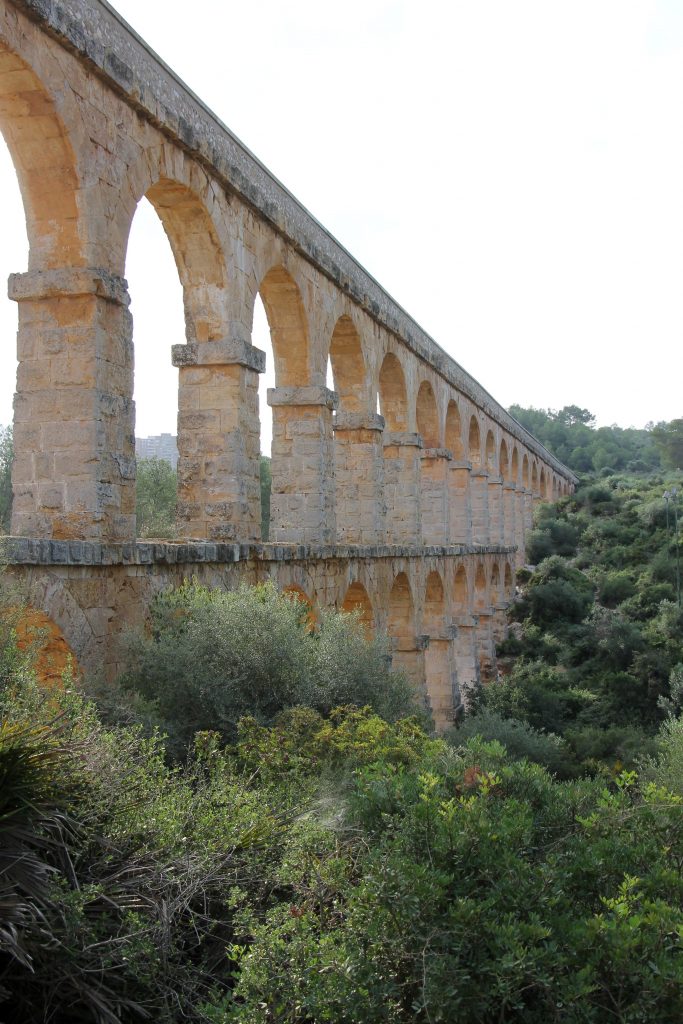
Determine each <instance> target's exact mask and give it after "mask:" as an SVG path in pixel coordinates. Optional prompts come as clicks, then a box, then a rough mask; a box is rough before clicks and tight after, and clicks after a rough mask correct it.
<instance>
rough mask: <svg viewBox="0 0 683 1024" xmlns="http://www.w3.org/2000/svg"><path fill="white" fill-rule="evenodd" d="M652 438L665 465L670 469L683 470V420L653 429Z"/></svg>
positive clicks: (659, 425) (673, 421)
mask: <svg viewBox="0 0 683 1024" xmlns="http://www.w3.org/2000/svg"><path fill="white" fill-rule="evenodd" d="M652 437H653V439H654V442H655V444H656V445H657V448H658V449H659V452H660V455H661V458H662V462H663V463H664V465H666V466H668V467H669V468H670V469H683V419H678V420H671V422H670V423H658V424H657V426H656V427H653V429H652Z"/></svg>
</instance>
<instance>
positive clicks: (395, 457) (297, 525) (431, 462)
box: [0, 0, 574, 725]
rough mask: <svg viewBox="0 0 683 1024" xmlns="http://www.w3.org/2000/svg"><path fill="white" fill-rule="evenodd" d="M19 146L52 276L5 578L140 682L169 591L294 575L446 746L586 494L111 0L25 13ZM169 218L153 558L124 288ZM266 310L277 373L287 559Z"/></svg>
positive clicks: (290, 583)
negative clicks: (548, 543)
mask: <svg viewBox="0 0 683 1024" xmlns="http://www.w3.org/2000/svg"><path fill="white" fill-rule="evenodd" d="M0 130H1V131H2V134H3V136H4V138H5V140H6V142H7V145H8V147H9V150H10V153H11V156H12V159H13V161H14V165H15V168H16V172H17V176H18V179H19V185H20V188H21V193H22V197H23V202H24V206H25V212H26V223H27V233H28V238H29V244H30V256H29V268H28V271H27V272H26V273H17V274H13V275H12V276H11V277H10V280H9V294H10V297H11V298H12V299H14V300H15V301H16V302H17V303H18V306H19V330H18V359H19V367H18V377H17V389H16V398H15V417H14V439H15V451H16V457H15V462H14V468H13V487H14V506H13V519H12V538H11V539H9V540H8V541H7V542H6V555H5V557H6V558H7V560H9V561H10V562H11V563H12V564H13V566H14V567H15V568H14V571H16V572H17V573H18V574H20V575H21V576H23V577H24V578H25V580H26V581H27V582H28V584H29V585H30V588H31V594H32V601H33V603H34V604H35V605H36V606H38V607H41V608H42V609H43V610H44V611H46V612H47V613H48V614H49V615H50V616H51V617H52V619H53V620H54V622H55V623H56V624H57V626H58V627H59V628H60V629H61V631H62V632H63V634H64V636H65V637H66V639H67V641H68V642H69V644H70V645H71V647H72V648H73V650H74V652H75V653H76V655H77V657H78V659H79V661H80V662H81V664H82V665H84V666H86V667H101V666H102V665H104V666H106V667H107V668H108V669H109V670H110V671H114V670H115V662H116V649H117V644H116V640H117V635H118V634H119V633H120V631H121V630H122V629H123V628H124V627H125V626H126V625H127V624H129V623H130V622H135V621H136V620H141V619H142V617H143V615H144V608H145V606H146V604H147V603H148V601H149V599H150V597H151V596H152V594H153V593H154V592H155V591H156V590H158V589H159V588H161V587H164V586H167V585H169V584H171V583H175V582H180V581H181V580H182V579H183V578H186V577H189V576H196V577H198V578H199V579H200V580H201V581H204V582H206V583H209V584H211V585H215V586H227V587H232V586H235V585H236V583H237V581H238V580H241V579H246V580H248V581H254V582H255V581H258V580H265V579H273V580H275V581H276V582H277V584H278V585H279V586H280V587H282V588H289V589H291V590H295V591H298V592H300V593H301V594H302V595H305V597H306V599H307V600H308V601H309V602H310V603H311V605H312V606H313V609H314V610H315V609H316V608H322V607H338V608H353V607H356V606H360V608H361V610H362V614H363V617H364V619H365V621H366V622H367V623H368V627H369V628H375V629H382V630H386V631H387V632H388V634H389V635H390V636H391V637H392V638H393V647H394V660H395V662H396V663H397V664H399V665H401V666H402V667H404V668H405V669H406V670H407V671H408V672H409V673H410V675H411V676H412V677H413V679H414V680H415V683H416V684H417V685H419V686H422V687H424V688H425V692H426V695H427V698H428V700H429V703H430V705H431V707H432V710H433V713H434V716H435V719H436V721H437V723H438V724H439V725H443V724H445V723H446V722H447V721H448V720H449V718H450V717H451V716H452V713H453V709H454V704H457V702H458V700H459V697H458V691H459V687H460V688H461V687H462V686H463V684H469V683H471V682H472V681H473V680H475V679H476V678H477V677H478V675H479V674H480V673H481V672H485V671H486V670H487V666H490V664H491V661H492V658H493V656H494V654H493V652H494V645H495V641H496V639H497V638H499V637H500V636H501V633H502V632H503V631H504V629H505V617H504V609H505V605H506V603H507V602H508V601H509V599H510V596H511V594H512V592H513V590H514V583H513V579H514V570H515V566H516V565H518V564H520V563H521V562H522V561H523V559H524V531H525V529H527V528H528V527H529V526H530V524H531V517H532V512H533V508H534V505H535V504H536V503H538V502H541V501H543V500H551V499H553V498H556V497H557V496H559V495H561V494H565V493H567V492H568V491H569V490H570V489H571V488H572V487H573V484H574V478H573V476H572V474H571V473H570V472H569V471H568V470H567V469H566V467H564V466H563V465H561V464H560V463H559V462H558V461H557V460H556V459H554V458H553V456H552V455H550V453H549V452H548V451H546V450H545V449H544V448H543V446H542V445H540V444H539V443H538V442H537V441H536V440H535V439H534V438H533V437H531V436H530V435H529V434H528V433H527V432H526V431H525V430H524V429H523V428H522V427H521V426H520V424H519V423H517V422H516V421H515V420H514V419H512V418H511V417H510V416H509V415H508V414H507V413H506V412H505V410H504V409H502V408H501V407H500V406H499V405H498V404H497V403H496V402H495V401H494V400H493V399H492V398H491V397H490V395H488V394H487V393H486V392H485V391H484V390H483V389H482V388H481V387H480V386H479V385H478V384H477V383H476V381H474V380H473V379H472V378H471V377H469V376H468V375H467V374H466V373H465V372H464V371H463V370H462V369H461V367H460V366H459V365H458V364H457V363H455V362H454V361H453V360H452V359H451V358H450V357H449V356H447V355H446V354H445V352H444V351H443V350H442V349H441V348H439V347H438V346H437V345H436V344H435V342H434V341H433V340H432V339H431V338H430V337H429V336H427V335H426V334H425V333H424V332H423V331H422V330H421V329H420V328H419V327H418V325H417V324H416V323H415V322H414V321H413V320H411V319H410V317H409V316H408V315H407V314H406V313H405V312H404V311H403V310H402V309H401V308H400V307H399V306H397V305H396V304H395V303H394V301H393V300H392V299H391V298H390V297H389V296H388V295H387V294H386V293H385V292H384V291H383V290H382V288H381V287H380V286H379V285H378V284H377V282H376V281H375V280H374V279H373V278H371V277H370V276H369V275H368V274H367V273H366V272H365V271H364V270H363V269H362V267H361V266H359V264H358V263H356V262H355V261H354V260H353V258H352V257H351V256H350V255H349V254H348V253H347V252H346V251H345V250H344V249H343V248H342V247H341V246H340V245H339V244H338V243H337V242H336V241H335V240H334V239H333V238H332V237H331V236H330V235H329V234H328V233H327V232H326V231H325V229H324V228H323V227H322V226H321V225H320V224H319V223H318V222H317V221H316V220H314V219H313V218H312V217H311V216H310V215H309V214H308V213H307V212H306V210H305V209H304V208H303V207H302V206H301V205H300V204H299V203H298V202H297V201H296V200H295V199H294V198H293V197H292V196H291V195H290V193H289V192H287V191H286V189H285V188H283V186H282V185H280V183H279V182H278V181H276V180H275V179H274V178H273V177H272V176H271V175H270V174H269V173H268V171H267V170H266V169H265V168H264V167H263V166H262V165H261V164H260V163H259V162H258V161H257V160H256V159H255V158H254V157H253V156H252V155H251V154H250V153H249V152H248V151H247V150H246V149H245V148H244V147H243V146H242V145H241V144H240V143H239V141H238V140H237V139H236V138H235V137H234V136H233V135H231V133H230V132H229V131H228V130H227V129H226V128H225V127H224V125H222V124H221V123H220V122H219V121H218V120H217V119H216V117H215V116H214V115H213V114H212V113H211V112H210V111H209V110H207V109H206V108H205V107H204V106H203V105H202V103H201V102H200V101H199V100H198V99H197V97H195V96H194V95H193V94H192V93H191V92H190V91H189V90H188V89H187V87H186V86H185V85H183V83H182V82H181V81H179V79H178V78H176V77H175V76H174V74H173V73H172V71H170V70H169V68H168V67H166V66H165V65H164V64H163V63H162V62H161V61H160V60H159V59H158V58H157V57H156V56H155V55H154V54H153V53H152V52H151V51H150V50H149V49H148V48H147V46H146V45H145V44H144V42H143V41H142V40H141V39H140V38H139V37H137V36H136V35H135V33H134V32H133V31H132V30H131V29H130V28H129V27H128V26H127V25H126V24H125V23H124V22H123V21H122V20H121V19H120V17H119V16H118V15H117V14H116V13H115V12H114V11H113V10H112V9H111V8H110V7H109V6H108V5H107V4H106V3H103V2H101V0H0ZM143 196H146V197H147V198H148V199H149V200H150V202H151V203H152V204H153V206H154V207H155V209H156V211H157V213H158V215H159V217H160V218H161V221H162V222H163V226H164V228H165V230H166V233H167V235H168V238H169V241H170V244H171V247H172V250H173V253H174V256H175V260H176V264H177V268H178V274H179V277H180V281H181V283H182V287H183V292H184V305H185V319H186V344H184V345H178V346H175V347H174V349H173V354H172V358H173V361H174V362H175V364H176V366H178V367H179V392H178V449H179V463H178V470H179V484H178V498H179V502H178V540H177V542H174V543H153V542H152V543H150V542H145V543H142V542H139V541H138V542H136V527H135V452H134V432H135V412H134V406H133V400H132V393H133V346H132V319H131V315H130V312H129V309H128V307H129V297H128V292H127V287H126V281H125V279H124V265H125V258H126V246H127V242H128V235H129V230H130V226H131V222H132V220H133V215H134V213H135V210H136V207H137V204H138V202H139V201H140V200H141V198H142V197H143ZM407 258H408V257H407ZM257 294H260V296H261V298H262V301H263V304H264V306H265V310H266V314H267V317H268V321H269V326H270V331H271V338H272V346H273V355H274V365H275V375H276V386H275V388H273V389H272V390H271V391H270V392H269V395H268V402H269V404H270V405H271V407H272V412H273V446H272V476H273V489H272V505H271V531H270V542H269V543H267V544H264V543H261V538H260V521H261V512H260V489H259V407H258V375H259V373H260V372H262V371H263V369H264V363H265V359H264V354H263V352H261V351H260V350H259V349H257V348H255V347H254V346H253V345H252V341H251V334H252V318H253V311H254V303H255V300H256V296H257ZM328 358H329V360H330V361H331V365H332V371H333V377H334V390H331V389H329V388H328V387H327V386H326V379H327V377H326V371H327V365H328ZM378 399H379V410H380V412H379V413H378V411H377V409H378Z"/></svg>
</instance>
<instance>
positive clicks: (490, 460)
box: [486, 430, 496, 475]
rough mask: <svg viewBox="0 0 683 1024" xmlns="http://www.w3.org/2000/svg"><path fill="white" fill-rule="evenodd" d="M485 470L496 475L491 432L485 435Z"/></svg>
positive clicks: (494, 446) (494, 452) (494, 442)
mask: <svg viewBox="0 0 683 1024" xmlns="http://www.w3.org/2000/svg"><path fill="white" fill-rule="evenodd" d="M486 469H487V470H488V472H489V473H491V474H493V475H495V474H496V441H495V438H494V436H493V431H492V430H489V431H488V432H487V434H486Z"/></svg>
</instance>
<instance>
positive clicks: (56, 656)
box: [16, 608, 80, 688]
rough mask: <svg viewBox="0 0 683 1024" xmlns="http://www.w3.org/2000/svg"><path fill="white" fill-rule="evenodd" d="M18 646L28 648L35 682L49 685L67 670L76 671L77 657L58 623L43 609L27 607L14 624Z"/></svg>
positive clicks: (59, 680)
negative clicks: (32, 661) (32, 660)
mask: <svg viewBox="0 0 683 1024" xmlns="http://www.w3.org/2000/svg"><path fill="white" fill-rule="evenodd" d="M16 631H17V646H18V647H19V649H20V650H26V649H27V648H29V647H30V648H31V650H32V653H33V656H34V659H35V660H34V663H33V668H34V671H35V674H36V679H37V680H38V682H39V683H40V684H41V685H43V686H46V687H48V688H52V687H56V686H62V685H63V681H64V679H65V677H66V675H67V673H69V674H71V676H72V677H76V676H78V675H79V672H80V670H79V667H78V661H77V660H76V656H75V655H74V652H73V651H72V650H71V648H70V647H69V645H68V643H67V642H66V640H65V639H64V636H63V635H62V632H61V630H60V629H59V627H58V626H57V625H56V623H54V622H53V621H52V619H51V618H49V617H48V616H47V615H46V614H45V612H42V611H39V610H37V609H35V608H28V609H26V610H25V611H23V612H22V614H21V617H20V618H19V620H18V622H17V625H16Z"/></svg>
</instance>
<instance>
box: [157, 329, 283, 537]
mask: <svg viewBox="0 0 683 1024" xmlns="http://www.w3.org/2000/svg"><path fill="white" fill-rule="evenodd" d="M173 365H174V366H177V367H178V369H179V374H178V512H177V528H178V538H179V539H189V538H197V539H201V540H214V541H254V540H260V538H261V488H260V478H259V419H258V375H259V373H263V371H264V369H265V365H266V357H265V353H264V352H261V351H260V349H257V348H254V347H253V346H252V345H251V343H250V342H249V341H248V340H246V339H244V338H240V337H234V338H226V339H224V340H221V341H201V342H196V341H194V342H191V343H190V344H188V345H174V346H173Z"/></svg>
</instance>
